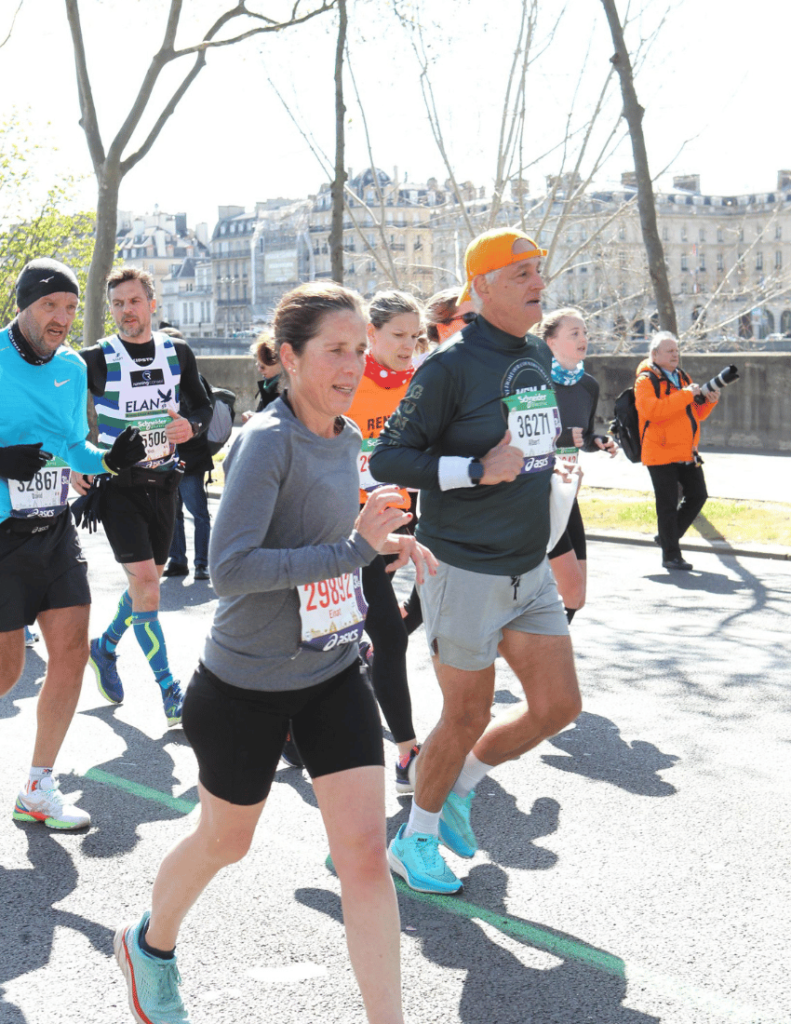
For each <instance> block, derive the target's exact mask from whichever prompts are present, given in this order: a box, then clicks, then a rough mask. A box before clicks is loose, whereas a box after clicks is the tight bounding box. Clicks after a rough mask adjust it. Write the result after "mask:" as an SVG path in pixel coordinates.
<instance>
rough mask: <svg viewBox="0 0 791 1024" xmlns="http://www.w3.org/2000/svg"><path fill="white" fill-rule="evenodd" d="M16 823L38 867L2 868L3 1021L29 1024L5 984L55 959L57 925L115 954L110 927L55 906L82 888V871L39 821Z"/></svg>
mask: <svg viewBox="0 0 791 1024" xmlns="http://www.w3.org/2000/svg"><path fill="white" fill-rule="evenodd" d="M16 827H17V828H20V829H23V830H24V832H25V837H26V839H27V843H28V860H29V861H30V863H31V865H32V867H25V868H14V869H5V868H3V867H0V892H2V894H3V913H2V914H0V949H2V951H3V954H2V956H0V1020H1V1021H2V1022H3V1024H26V1021H27V1018H26V1017H25V1015H24V1014H23V1013H22V1011H21V1010H20V1009H19V1008H18V1007H16V1006H14V1005H13V1004H12V1003H9V1002H6V1001H5V999H4V991H3V985H6V984H7V983H8V982H9V981H12V980H13V979H15V978H22V977H24V975H26V974H30V973H32V972H34V971H37V970H39V969H40V968H42V967H45V966H46V965H47V964H48V963H49V960H50V956H51V954H52V941H53V935H54V932H55V929H56V928H71V929H72V930H73V931H76V932H80V933H81V934H82V935H84V936H85V937H86V938H87V939H88V941H89V942H90V943H91V945H92V946H93V947H94V949H96V950H97V952H99V953H101V954H102V956H104V957H111V956H112V955H113V932H112V930H111V929H110V928H107V927H105V926H104V925H100V924H97V923H96V922H95V921H88V920H86V919H85V918H84V917H80V916H79V915H78V914H72V913H70V912H69V911H66V910H56V909H54V907H53V904H55V903H58V902H59V901H60V900H63V899H65V898H66V897H67V896H68V895H69V894H70V893H71V892H72V891H73V890H74V889H75V888H76V886H77V881H78V875H77V869H76V867H75V866H74V863H73V862H72V859H71V857H70V855H69V854H68V853H67V852H66V850H64V848H63V847H62V846H61V844H60V842H58V839H57V838H56V836H55V835H54V834H53V833H52V832H51V831H50V830H49V829H47V828H43V827H42V826H41V825H40V824H38V823H35V824H32V823H31V824H29V825H17V826H16ZM81 834H82V833H76V835H81ZM39 1020H43V1018H36V1019H34V1020H32V1021H30V1024H38V1021H39Z"/></svg>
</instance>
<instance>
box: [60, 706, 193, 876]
mask: <svg viewBox="0 0 791 1024" xmlns="http://www.w3.org/2000/svg"><path fill="white" fill-rule="evenodd" d="M113 711H114V708H112V707H102V708H91V709H90V710H88V711H83V712H81V714H84V715H90V716H92V717H94V718H98V719H101V720H103V721H105V722H106V724H108V725H109V726H110V728H111V729H112V730H113V731H114V732H115V733H116V734H117V735H118V736H120V737H121V739H122V740H123V741H124V744H125V746H126V749H125V750H124V752H123V754H121V756H120V757H115V758H113V759H112V760H111V761H105V762H104V763H103V764H99V765H96V766H95V767H94V768H92V769H91V770H90V771H89V772H88V773H87V775H85V776H69V775H61V776H60V783H61V789H62V790H63V792H64V793H65V792H71V791H73V790H75V789H77V788H80V789H82V790H83V792H84V799H83V806H85V808H86V809H87V810H89V811H90V812H91V817H92V818H93V821H94V825H93V827H92V828H91V831H90V832H89V833H88V834H87V835H86V837H85V839H84V841H83V843H82V852H83V854H84V855H85V856H86V857H118V856H122V855H123V854H125V853H128V852H129V851H130V850H133V849H134V848H135V846H137V843H138V842H139V839H140V837H139V835H138V827H139V826H140V825H143V824H146V823H148V822H152V821H172V820H174V819H176V818H182V817H184V815H185V814H187V813H189V810H190V809H191V808H192V807H193V806H194V805H195V804H196V803H197V801H198V787H197V777H198V766H197V763H195V766H194V778H195V784H194V785H192V786H190V788H189V789H188V790H187V791H186V792H185V793H183V794H182V795H181V796H180V797H173V795H172V793H173V789H174V787H175V786H176V785H177V784H178V783H179V781H182V780H179V779H177V778H176V777H175V776H174V766H175V765H174V761H173V758H172V757H171V755H170V754H169V753H168V751H167V749H166V748H167V747H168V746H172V745H182V744H185V745H189V743H188V740H187V737H186V736H185V735H184V733H183V732H182V731H181V730H180V729H178V730H172V731H170V732H168V733H166V734H165V735H164V736H162V737H160V738H158V739H152V738H151V737H150V736H148V735H147V734H146V733H144V732H142V731H141V730H140V729H137V728H136V727H135V726H133V725H130V724H129V723H128V722H124V721H123V720H122V719H121V718H118V717H117V716H115V715H114V714H113Z"/></svg>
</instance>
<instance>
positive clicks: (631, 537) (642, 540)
mask: <svg viewBox="0 0 791 1024" xmlns="http://www.w3.org/2000/svg"><path fill="white" fill-rule="evenodd" d="M208 495H209V497H210V498H216V499H217V500H219V499H220V496H221V495H222V491H221V490H217V489H215V488H213V487H209V488H208ZM585 537H586V539H587V540H597V541H604V542H605V543H607V544H637V545H638V546H639V547H649V548H650V547H654V546H655V545H654V538H653V537H647V536H645V535H644V534H641V533H621V532H619V531H617V530H613V531H612V532H610V531H607V532H605V533H596V532H595V531H594V532H589V531H588V530H586V531H585ZM684 551H698V552H703V554H707V555H730V556H739V557H741V558H770V559H773V560H775V561H779V562H789V561H791V548H781V547H770V546H768V545H767V546H766V547H761V548H740V547H732V546H731V545H730V544H729V543H728V542H727V541H726V540H712V541H708V540H689V541H684Z"/></svg>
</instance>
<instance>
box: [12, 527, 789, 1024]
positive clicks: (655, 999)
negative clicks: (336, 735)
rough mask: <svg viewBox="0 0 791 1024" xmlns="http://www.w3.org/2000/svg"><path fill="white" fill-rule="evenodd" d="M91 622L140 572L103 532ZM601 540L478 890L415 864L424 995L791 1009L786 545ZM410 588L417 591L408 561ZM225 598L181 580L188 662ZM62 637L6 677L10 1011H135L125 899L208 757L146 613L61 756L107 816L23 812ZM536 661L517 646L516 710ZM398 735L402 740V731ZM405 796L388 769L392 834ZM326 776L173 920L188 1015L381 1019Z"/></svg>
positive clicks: (748, 1023) (204, 1023)
mask: <svg viewBox="0 0 791 1024" xmlns="http://www.w3.org/2000/svg"><path fill="white" fill-rule="evenodd" d="M86 549H87V551H88V554H89V559H90V564H91V577H92V586H93V592H94V608H93V623H94V629H93V632H98V631H100V630H101V628H103V626H104V625H105V623H106V620H108V619H109V617H110V616H111V615H112V612H113V610H114V608H115V604H116V602H117V598H118V596H119V594H120V591H121V588H122V585H123V583H122V577H121V573H120V571H119V569H118V567H117V566H115V564H114V563H113V562H112V559H111V557H110V555H109V551H108V548H107V545H106V542H105V540H104V538H103V536H101V535H100V536H99V537H93V538H90V539H88V540H87V542H86ZM659 558H660V556H659V552H658V551H656V550H654V549H652V548H646V547H630V546H625V545H615V544H607V543H593V544H591V546H590V549H589V559H590V560H589V568H590V577H591V578H590V587H589V590H590V593H589V605H588V607H587V608H586V609H585V610H584V611H582V612H580V613H579V614H578V615H577V617H576V619H575V621H574V624H573V627H572V631H573V638H574V645H575V650H576V657H577V667H578V672H579V676H580V681H581V686H582V690H583V694H584V701H585V710H584V711H583V713H582V715H581V717H580V718H579V720H578V721H577V723H576V724H575V725H574V726H573V727H571V728H569V729H567V730H566V731H565V732H563V733H562V734H560V735H559V736H558V737H556V738H555V739H554V740H553V741H551V742H548V743H546V744H544V745H543V746H542V747H541V748H539V749H538V750H537V751H535V752H534V753H532V754H531V755H528V756H527V757H525V758H524V759H523V760H521V761H519V762H513V763H510V764H508V765H503V766H501V767H500V768H498V769H497V770H496V771H495V772H494V773H493V775H492V776H490V777H489V778H488V779H487V780H486V781H485V782H484V783H483V784H482V785H481V787H480V792H479V795H478V797H477V799H476V802H475V805H474V810H473V824H474V825H475V827H476V829H477V832H478V835H479V837H480V841H481V851H480V852H479V853H478V854H477V855H476V857H475V859H474V860H472V861H461V860H458V859H456V858H454V857H453V855H449V859H450V861H451V863H452V865H453V867H454V868H455V870H456V871H457V872H458V873H459V874H460V876H461V877H463V879H464V882H465V887H464V890H463V893H462V894H461V895H460V896H459V897H447V898H436V897H421V896H418V894H415V893H412V892H411V891H410V890H408V889H406V888H405V887H404V886H403V885H401V884H400V883H399V902H400V907H401V919H402V955H403V977H404V1002H405V1011H406V1019H407V1020H408V1021H410V1022H414V1024H429V1022H435V1021H443V1022H449V1024H456V1022H464V1024H587V1022H591V1024H656V1022H660V1021H661V1022H663V1024H730V1022H739V1024H787V1022H788V1020H789V1010H788V1007H789V1005H791V981H790V980H789V972H788V968H787V963H786V960H787V952H788V938H787V936H788V912H789V907H790V906H791V901H790V900H789V896H790V895H791V893H790V892H789V890H790V889H791V873H789V870H788V849H789V838H791V837H790V836H789V832H790V831H791V829H790V828H789V813H788V811H789V800H788V792H789V786H788V779H789V777H791V744H789V725H788V723H789V704H790V703H791V697H789V687H788V682H789V675H788V665H789V660H790V657H791V642H790V641H789V630H788V621H789V619H788V615H789V607H790V606H791V573H789V567H788V564H787V563H784V562H777V561H768V560H758V559H750V558H733V557H729V556H718V555H715V554H696V555H695V558H694V562H695V568H696V571H695V572H694V573H692V574H669V573H667V572H665V571H664V570H663V569H662V568H661V567H660V565H659ZM399 587H400V588H402V589H404V590H406V589H408V587H409V581H408V579H406V578H403V579H402V580H400V581H399ZM214 605H215V598H214V595H213V591H212V590H211V587H210V585H209V584H206V583H195V582H193V581H192V579H191V578H188V579H186V580H168V581H166V582H165V583H164V585H163V609H164V611H163V614H162V620H163V623H164V628H165V633H166V637H167V640H168V645H169V649H170V652H171V661H172V663H173V665H174V666H175V668H176V669H177V671H178V673H179V674H180V675H181V678H182V679H183V680H184V681H186V680H187V679H188V678H189V676H190V674H191V671H192V669H193V667H194V665H195V663H196V660H197V657H198V655H199V653H200V650H201V647H202V641H203V637H204V636H205V634H206V632H207V629H208V627H209V624H210V621H211V616H212V612H213V609H214ZM41 646H42V645H41V644H39V645H38V646H37V648H36V649H34V650H31V651H29V652H28V657H27V665H26V670H25V674H24V677H23V679H22V680H21V682H20V683H19V684H18V686H17V688H16V690H15V691H14V692H13V694H12V696H11V698H7V699H5V700H3V701H2V702H0V778H1V779H2V780H3V781H2V786H1V787H0V806H4V807H6V808H7V814H6V816H5V818H3V819H0V894H2V904H1V909H0V1024H60V1022H67V1024H72V1022H77V1021H79V1022H80V1024H108V1022H109V1024H113V1022H116V1021H119V1022H123V1021H126V1020H131V1017H130V1016H129V1011H128V1009H127V1006H126V994H125V988H124V986H123V983H122V978H121V974H120V972H119V970H118V968H117V966H116V965H115V962H114V961H113V959H112V948H111V938H112V933H113V931H114V929H115V927H116V925H117V924H118V923H119V922H121V921H124V920H126V919H129V918H132V917H134V918H137V917H138V916H139V914H140V912H141V910H142V909H144V908H145V907H146V906H147V904H148V899H149V895H150V890H151V884H152V881H153V878H154V875H155V872H156V869H157V866H158V864H159V861H160V860H161V858H162V856H163V855H164V853H165V852H166V851H167V850H168V848H169V847H170V846H171V845H172V844H173V843H174V842H175V841H176V840H177V839H178V838H179V837H180V836H182V835H183V834H184V832H185V830H186V829H187V828H188V827H189V823H188V821H187V820H185V819H186V818H187V817H188V815H189V813H190V811H191V808H192V807H193V806H194V803H195V800H196V789H195V782H196V770H195V762H194V759H193V756H192V754H191V751H190V748H189V746H188V745H187V744H186V741H185V740H184V738H183V735H182V734H181V731H180V730H178V729H177V730H171V731H168V730H166V728H165V721H164V716H163V714H162V710H161V704H160V701H159V697H158V692H157V690H156V687H155V684H154V682H153V680H152V678H151V676H150V674H149V672H148V669H147V666H146V665H145V662H144V660H143V657H142V654H141V653H140V651H139V650H138V649H137V646H136V644H135V641H134V639H133V637H132V636H131V635H129V636H128V637H127V638H126V639H125V640H124V641H123V644H122V647H121V660H120V669H121V673H122V678H123V679H124V680H125V683H126V686H127V691H128V697H127V700H126V702H125V703H124V704H123V705H122V706H121V707H118V708H113V707H110V706H108V705H107V704H106V703H105V702H104V701H103V700H102V699H101V698H100V697H99V695H98V692H97V690H96V687H95V685H94V682H93V676H92V674H91V673H90V672H88V673H86V677H85V686H84V690H83V694H82V698H81V701H80V706H79V712H78V714H77V716H76V718H75V721H74V724H73V726H72V729H71V731H70V734H69V737H68V739H67V743H66V746H65V749H64V751H63V754H62V757H61V759H60V762H59V766H58V767H59V771H60V776H61V780H62V785H63V788H64V790H66V791H67V792H69V793H72V794H74V795H75V797H79V799H80V802H81V804H82V805H83V806H85V807H86V808H88V809H89V810H90V811H91V813H92V815H93V818H94V823H95V824H94V826H93V827H92V829H91V830H90V831H89V832H87V833H75V834H56V833H53V832H50V831H48V830H46V829H45V828H43V827H42V826H40V825H18V824H16V823H14V822H13V821H12V820H11V817H10V812H11V809H12V806H13V802H14V798H15V795H16V792H17V789H18V786H19V784H20V782H21V780H22V778H23V776H24V772H25V771H26V769H27V764H28V758H29V754H30V746H31V740H32V728H33V721H34V714H35V698H36V693H37V680H38V679H39V678H40V677H41V676H42V674H43V671H44V659H45V657H46V653H45V651H43V650H42V649H41ZM409 659H410V671H411V686H412V695H413V703H414V707H415V713H416V721H417V722H418V723H419V729H420V732H421V735H425V733H426V732H427V731H428V730H429V729H430V727H431V725H432V723H433V721H434V720H435V719H436V717H437V713H438V692H437V687H436V684H435V682H434V679H433V675H432V672H431V669H430V665H429V664H428V659H427V653H426V649H425V643H424V640H423V638H422V635H421V634H417V635H416V636H415V637H414V638H413V642H412V645H411V649H410V654H409ZM518 692H519V686H518V683H517V682H516V680H515V679H514V677H513V676H512V675H511V674H510V673H509V671H508V670H507V669H506V667H505V666H504V665H503V664H502V663H501V662H498V685H497V694H496V702H495V706H494V709H493V710H494V713H495V714H497V713H498V711H500V710H501V709H503V708H504V707H505V706H506V705H508V704H510V703H513V702H514V701H515V700H516V699H517V698H518ZM386 751H387V758H388V762H392V760H393V757H394V753H393V751H394V747H393V746H392V744H391V743H390V742H389V740H388V741H387V742H386ZM408 805H409V801H408V799H398V798H397V797H396V795H395V792H394V790H393V789H392V788H390V787H389V788H388V801H387V815H388V834H389V835H392V834H394V833H395V831H396V829H397V827H398V825H399V824H400V823H401V822H402V821H404V820H405V817H406V814H407V811H408ZM326 857H327V847H326V842H325V840H324V837H323V832H322V828H321V823H320V819H319V814H318V811H317V809H316V806H315V801H314V798H313V793H312V789H311V786H310V784H309V782H308V781H307V778H306V777H305V776H303V774H302V772H300V771H296V770H293V769H286V768H283V769H282V770H280V771H279V772H278V776H277V780H276V783H275V785H274V787H273V791H272V795H271V798H270V802H269V806H268V807H267V810H266V812H265V814H264V817H263V819H262V823H261V826H260V828H259V832H258V834H257V837H256V841H255V844H254V848H253V850H252V852H251V854H250V855H249V856H248V857H247V858H246V859H245V860H244V861H243V862H242V863H241V864H239V865H236V866H234V867H232V868H229V869H227V870H226V871H225V872H224V873H223V874H222V875H221V876H219V877H218V878H217V879H216V880H215V882H214V883H213V885H212V886H211V888H210V889H209V890H208V891H207V892H206V893H205V894H204V896H203V897H202V899H201V900H200V902H199V904H198V906H197V907H196V908H195V909H194V910H193V912H192V913H191V915H190V916H189V917H188V919H187V922H186V924H185V927H184V930H183V933H182V941H181V942H180V945H179V961H180V967H181V972H182V976H183V979H184V985H183V992H184V997H185V1001H186V1002H187V1005H188V1007H189V1009H190V1011H191V1013H190V1020H191V1021H192V1022H193V1024H240V1022H251V1024H258V1022H262V1024H263V1022H267V1024H268V1022H270V1021H277V1022H278V1024H314V1022H316V1024H318V1022H322V1024H324V1022H336V1024H361V1022H363V1021H364V1015H363V1011H362V1006H361V1002H360V999H359V995H358V992H357V989H356V985H355V983H354V979H353V976H352V972H351V969H350V966H349V962H348V958H347V955H346V950H345V944H344V937H343V929H342V925H341V919H340V903H339V886H338V882H337V878H336V877H335V876H334V875H333V874H332V872H331V870H330V869H329V868H328V866H327V863H326Z"/></svg>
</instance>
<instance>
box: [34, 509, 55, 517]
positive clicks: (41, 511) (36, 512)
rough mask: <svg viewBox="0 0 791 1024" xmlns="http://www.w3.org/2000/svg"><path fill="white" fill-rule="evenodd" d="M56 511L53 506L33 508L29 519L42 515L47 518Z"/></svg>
mask: <svg viewBox="0 0 791 1024" xmlns="http://www.w3.org/2000/svg"><path fill="white" fill-rule="evenodd" d="M54 515H55V512H54V511H53V509H51V508H32V509H31V510H30V511H29V512H28V514H27V518H28V519H34V518H35V517H36V516H41V518H42V519H46V518H47V517H48V516H54Z"/></svg>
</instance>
